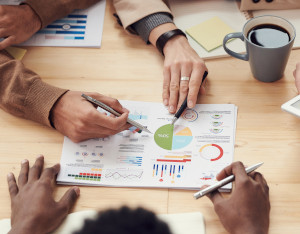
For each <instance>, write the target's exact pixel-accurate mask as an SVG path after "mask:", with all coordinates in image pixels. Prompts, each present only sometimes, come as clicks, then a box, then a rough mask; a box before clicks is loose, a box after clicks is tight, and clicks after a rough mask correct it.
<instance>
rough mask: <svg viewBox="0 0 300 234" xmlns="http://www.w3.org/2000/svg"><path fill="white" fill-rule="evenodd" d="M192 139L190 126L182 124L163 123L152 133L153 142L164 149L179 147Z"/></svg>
mask: <svg viewBox="0 0 300 234" xmlns="http://www.w3.org/2000/svg"><path fill="white" fill-rule="evenodd" d="M192 140H193V135H192V131H191V129H190V128H188V127H185V126H182V125H175V126H174V125H171V124H167V125H163V126H162V127H160V128H158V129H157V130H156V132H155V134H154V141H155V143H156V144H157V145H158V146H159V147H161V148H163V149H166V150H175V149H181V148H184V147H186V146H187V145H189V144H190V143H191V142H192Z"/></svg>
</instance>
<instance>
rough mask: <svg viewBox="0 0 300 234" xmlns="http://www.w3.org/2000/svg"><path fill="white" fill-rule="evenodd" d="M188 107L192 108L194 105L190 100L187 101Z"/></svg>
mask: <svg viewBox="0 0 300 234" xmlns="http://www.w3.org/2000/svg"><path fill="white" fill-rule="evenodd" d="M188 107H189V108H192V107H194V103H193V101H192V100H189V102H188Z"/></svg>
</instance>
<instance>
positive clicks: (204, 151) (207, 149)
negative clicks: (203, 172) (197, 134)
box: [199, 144, 224, 161]
mask: <svg viewBox="0 0 300 234" xmlns="http://www.w3.org/2000/svg"><path fill="white" fill-rule="evenodd" d="M199 152H200V156H201V157H202V158H204V159H206V160H209V161H217V160H219V159H220V158H222V157H223V154H224V151H223V149H222V147H221V146H219V145H217V144H207V145H204V146H202V147H201V148H200V150H199Z"/></svg>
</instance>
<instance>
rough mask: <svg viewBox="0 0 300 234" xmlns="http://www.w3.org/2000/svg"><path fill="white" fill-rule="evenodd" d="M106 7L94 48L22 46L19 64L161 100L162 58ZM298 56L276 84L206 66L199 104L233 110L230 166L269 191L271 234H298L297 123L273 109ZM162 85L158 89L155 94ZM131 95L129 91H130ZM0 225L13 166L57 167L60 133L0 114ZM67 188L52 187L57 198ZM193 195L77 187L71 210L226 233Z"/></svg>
mask: <svg viewBox="0 0 300 234" xmlns="http://www.w3.org/2000/svg"><path fill="white" fill-rule="evenodd" d="M113 12H114V9H113V7H112V6H111V3H110V1H108V5H107V8H106V15H105V23H104V32H103V40H102V46H101V49H90V48H47V47H31V48H27V49H28V52H27V54H26V55H25V57H24V59H23V62H24V63H25V65H26V66H27V67H28V68H30V69H32V70H34V71H35V72H37V73H38V74H39V75H40V76H41V77H42V79H43V80H44V81H45V82H47V83H49V84H52V85H55V86H59V87H62V88H68V89H71V90H81V91H95V92H99V93H102V94H104V95H107V96H111V97H115V98H118V99H125V100H135V101H151V102H161V101H162V98H161V93H162V81H163V76H162V70H163V58H162V56H161V55H160V54H159V53H158V52H157V51H156V49H155V48H154V47H153V46H151V45H146V44H145V43H144V42H143V41H142V40H141V39H140V38H138V37H137V36H134V35H129V34H128V33H126V32H125V31H124V30H123V29H122V28H121V27H120V26H119V25H118V24H117V23H116V21H115V19H114V17H113V16H112V13H113ZM297 61H300V50H293V51H292V53H291V56H290V59H289V62H288V65H287V68H286V71H285V76H284V77H283V78H282V79H281V80H280V81H277V82H275V83H262V82H259V81H257V80H255V79H254V78H253V76H252V74H251V71H250V67H249V64H248V63H247V62H244V61H240V60H237V59H234V58H221V59H213V60H207V61H206V65H207V67H208V69H209V76H208V82H207V85H206V95H205V96H201V97H199V99H198V103H210V104H213V103H215V104H220V103H233V104H235V105H237V106H238V117H237V131H236V142H235V153H234V161H242V162H244V163H245V164H247V165H252V164H255V163H257V162H260V161H264V162H265V164H264V165H263V166H262V167H261V168H260V169H259V171H260V172H262V173H263V174H264V176H265V178H266V179H267V181H268V183H269V186H270V200H271V226H270V233H284V232H286V233H300V196H299V194H300V170H299V166H300V131H299V129H300V120H299V119H298V118H296V117H294V116H292V115H290V114H288V113H285V112H283V111H282V110H281V109H280V106H281V104H282V103H284V102H286V101H287V100H289V99H291V98H292V97H294V96H296V95H297V90H296V88H295V85H294V78H293V74H292V73H293V70H294V68H295V65H296V63H297ZM158 87H161V88H158ZM133 90H134V91H133ZM0 128H1V131H0V155H1V157H0V207H1V209H0V219H2V218H8V217H10V198H9V194H8V188H7V183H6V175H7V174H8V173H9V172H14V173H15V174H18V172H19V169H20V162H21V161H22V160H23V159H24V158H27V159H29V160H30V162H31V163H33V162H34V160H35V157H36V155H38V154H43V155H45V160H46V166H52V165H54V164H55V163H57V162H59V161H60V156H61V150H62V144H63V135H61V134H60V133H58V132H56V131H55V130H53V129H50V128H48V127H45V126H41V125H39V124H37V123H34V122H31V121H27V120H24V119H20V118H17V117H14V116H11V115H9V114H8V113H5V112H4V111H2V110H0ZM67 189H68V187H67V186H58V187H57V189H56V190H55V194H54V196H55V198H56V199H58V198H59V197H61V196H62V194H63V193H64V192H65V191H66V190H67ZM192 194H193V192H191V191H184V190H173V189H150V188H149V189H145V188H142V189H140V188H105V187H81V195H80V198H79V200H78V202H77V204H76V206H75V208H74V209H73V211H80V210H87V209H99V210H103V209H105V208H108V207H119V206H120V205H125V204H126V205H129V206H133V207H135V206H143V207H146V208H149V209H151V210H153V211H155V212H157V213H179V212H196V211H200V212H202V213H203V215H204V217H205V222H206V230H207V233H208V234H213V233H216V234H220V233H226V231H225V230H224V228H223V226H222V225H221V223H220V221H219V220H218V217H217V215H216V214H215V212H214V209H213V206H212V204H211V202H210V201H209V200H208V199H207V198H206V197H205V198H202V199H199V200H197V201H195V200H194V199H192Z"/></svg>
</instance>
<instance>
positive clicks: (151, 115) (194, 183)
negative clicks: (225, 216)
mask: <svg viewBox="0 0 300 234" xmlns="http://www.w3.org/2000/svg"><path fill="white" fill-rule="evenodd" d="M121 103H122V105H123V106H124V107H126V108H127V109H129V110H130V116H129V117H130V118H132V119H133V120H136V121H137V122H139V123H141V124H143V125H145V126H148V129H149V130H150V131H152V132H153V133H154V134H148V133H145V132H142V133H137V132H135V133H133V132H132V131H129V130H127V131H124V132H121V133H119V134H117V135H115V136H111V137H108V138H104V139H102V138H101V139H92V140H88V141H84V142H81V143H77V144H76V143H73V142H72V141H71V140H70V139H68V138H67V137H65V140H64V145H63V151H62V157H61V171H60V173H59V175H58V177H57V181H58V183H63V184H66V183H67V184H79V185H80V184H82V185H96V186H118V187H166V188H183V189H199V188H200V187H201V186H202V185H204V184H211V183H214V181H215V177H216V174H217V173H218V172H219V171H220V170H222V169H223V168H224V167H226V166H227V165H229V164H231V163H232V161H233V153H234V141H235V131H236V116H237V107H236V106H235V105H233V104H200V105H196V107H195V108H193V109H187V110H186V111H185V112H184V113H183V114H182V116H181V118H179V119H178V120H177V122H176V124H175V126H174V127H172V125H170V123H171V120H172V118H173V115H171V114H169V113H168V111H167V109H166V107H164V106H163V105H162V104H160V103H147V102H134V101H122V102H121ZM226 188H231V185H229V186H227V187H226Z"/></svg>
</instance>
